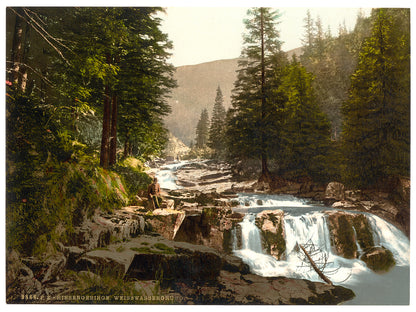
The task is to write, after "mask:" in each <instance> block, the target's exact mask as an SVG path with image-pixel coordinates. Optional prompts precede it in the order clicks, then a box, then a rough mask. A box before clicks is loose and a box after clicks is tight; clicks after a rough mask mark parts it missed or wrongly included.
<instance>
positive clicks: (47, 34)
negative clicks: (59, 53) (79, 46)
mask: <svg viewBox="0 0 416 312" xmlns="http://www.w3.org/2000/svg"><path fill="white" fill-rule="evenodd" d="M23 11H24V12H25V13H26V15H27V17H29V18H30V20H31V21H32V22H33V23H35V24H36V26H38V27H39V28H40V29H41V30H42V31H43V32H44V33H45V34H46V36H48V37H49V38H50V39H52V40H54V41H55V42H57V43H58V44H60V45H61V46H62V47H64V48H65V49H67V50H69V51H71V49H70V48H69V47H67V46H66V45H64V44H63V43H62V42H61V40H59V39H58V38H55V37H53V36H52V35H51V34H49V33H48V32H47V31H46V30H45V28H43V27H42V26H41V25H39V23H38V22H36V21H35V19H34V18H33V17H32V16H30V14H29V13H28V12H32V11H30V10H29V9H26V8H23ZM32 14H35V13H33V12H32ZM38 18H39V17H38ZM71 52H72V51H71Z"/></svg>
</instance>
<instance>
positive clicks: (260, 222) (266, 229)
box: [256, 210, 286, 260]
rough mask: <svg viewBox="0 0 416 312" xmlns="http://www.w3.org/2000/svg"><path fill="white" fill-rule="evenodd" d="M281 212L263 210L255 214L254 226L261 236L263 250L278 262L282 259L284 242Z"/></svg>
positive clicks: (282, 214) (282, 215) (284, 249)
mask: <svg viewBox="0 0 416 312" xmlns="http://www.w3.org/2000/svg"><path fill="white" fill-rule="evenodd" d="M283 218H284V212H283V211H282V210H264V211H262V212H260V213H259V214H257V216H256V225H257V227H258V228H259V229H260V230H261V232H262V236H263V248H264V249H265V250H267V252H268V253H269V254H270V255H272V256H273V257H275V258H276V259H278V260H281V259H283V258H284V255H285V251H286V242H285V236H284V225H283Z"/></svg>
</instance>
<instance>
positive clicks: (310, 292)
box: [172, 270, 355, 305]
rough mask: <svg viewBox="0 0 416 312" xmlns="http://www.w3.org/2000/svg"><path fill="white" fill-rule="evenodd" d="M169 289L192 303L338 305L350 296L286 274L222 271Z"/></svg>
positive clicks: (334, 288) (328, 286) (340, 288)
mask: <svg viewBox="0 0 416 312" xmlns="http://www.w3.org/2000/svg"><path fill="white" fill-rule="evenodd" d="M172 288H173V289H174V290H175V291H176V292H178V293H179V294H181V295H182V300H183V302H184V303H192V304H240V305H241V304H244V305H247V304H251V305H259V304H271V305H280V304H282V305H296V304H339V303H342V302H344V301H347V300H350V299H352V298H354V296H355V295H354V293H353V292H352V291H351V290H349V289H346V288H344V287H341V286H331V285H327V284H323V283H314V282H310V281H307V280H300V279H290V278H286V277H262V276H259V275H254V274H241V273H239V272H229V271H225V270H222V271H220V274H219V276H218V277H217V280H216V282H215V283H213V282H211V283H204V282H203V281H192V282H188V283H183V282H178V283H175V284H174V285H173V286H172Z"/></svg>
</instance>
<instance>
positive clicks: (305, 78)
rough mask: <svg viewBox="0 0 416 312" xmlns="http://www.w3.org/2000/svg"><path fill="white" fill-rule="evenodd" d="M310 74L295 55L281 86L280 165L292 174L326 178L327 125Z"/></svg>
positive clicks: (315, 178) (328, 131) (328, 142)
mask: <svg viewBox="0 0 416 312" xmlns="http://www.w3.org/2000/svg"><path fill="white" fill-rule="evenodd" d="M312 82H313V75H312V74H311V73H309V72H307V71H306V69H305V67H303V66H302V65H301V64H300V63H299V62H297V61H296V59H295V58H294V59H293V61H292V63H291V64H290V65H288V66H287V67H286V69H285V75H284V76H283V79H282V84H281V86H280V88H281V91H282V93H284V95H285V97H286V99H287V101H286V104H285V117H286V118H285V123H284V127H283V128H284V130H283V135H282V141H283V143H282V144H281V147H282V148H281V151H280V162H279V164H280V167H281V170H282V171H286V172H287V173H288V174H289V176H291V177H305V176H306V177H310V178H313V179H314V180H321V181H322V180H324V179H325V178H326V170H325V166H326V161H325V160H326V157H327V155H328V149H329V145H330V124H329V122H328V120H327V117H326V116H325V115H324V114H323V113H322V111H321V109H320V108H319V106H318V103H317V100H316V96H315V92H314V89H313V87H312Z"/></svg>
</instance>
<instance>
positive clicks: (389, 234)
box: [233, 195, 410, 285]
mask: <svg viewBox="0 0 416 312" xmlns="http://www.w3.org/2000/svg"><path fill="white" fill-rule="evenodd" d="M262 196H263V198H259V196H255V197H254V198H250V197H249V196H247V195H245V196H240V203H245V206H246V207H247V201H249V203H250V205H249V207H248V208H245V209H248V210H249V211H255V212H258V211H259V210H258V208H259V206H261V205H259V199H261V200H263V203H271V202H274V204H276V202H277V201H279V196H270V197H272V198H267V195H262ZM282 199H283V200H282V201H281V202H280V203H279V204H277V205H274V206H273V208H274V209H283V210H284V211H285V217H284V232H285V240H286V260H280V261H279V260H277V259H275V258H274V257H272V256H271V255H268V254H266V253H265V252H264V251H263V250H262V237H261V231H260V229H258V228H257V226H256V224H255V217H256V214H255V213H247V214H246V216H245V217H244V219H243V221H242V222H240V223H239V226H240V227H241V244H236V243H233V248H234V250H233V252H234V254H235V255H237V256H239V257H240V258H241V259H242V260H243V261H244V262H245V263H246V264H248V265H249V267H250V269H251V271H252V272H253V273H255V274H258V275H262V276H286V277H293V278H304V279H308V280H312V281H322V280H321V279H320V277H319V276H318V274H317V273H316V272H315V271H314V270H313V269H312V268H311V267H310V265H309V264H308V263H307V262H305V261H304V259H303V258H304V254H303V252H302V250H300V248H299V244H302V245H304V246H308V245H309V246H313V248H314V249H315V250H316V253H315V256H316V257H317V259H318V262H319V261H320V260H322V261H321V263H317V264H318V267H319V266H321V268H323V272H324V274H325V273H326V275H327V276H328V278H329V279H331V281H332V282H333V283H335V284H346V285H351V284H358V283H360V276H373V275H375V273H373V272H372V271H371V270H370V269H369V268H368V267H367V266H366V264H365V263H364V262H363V261H361V260H359V259H345V258H343V257H341V256H338V255H336V254H335V253H334V252H333V249H332V246H331V236H330V231H329V229H328V225H327V218H326V214H325V213H324V212H322V211H321V210H322V206H313V205H308V204H307V203H305V202H304V201H301V200H299V199H297V198H295V197H288V196H284V197H283V198H282ZM253 208H254V209H253ZM262 209H264V208H262ZM267 209H270V207H268V208H267ZM366 216H367V218H368V220H369V222H370V224H371V226H372V228H373V232H374V241H375V243H376V245H380V246H384V247H386V248H387V249H389V250H390V251H391V252H392V253H393V255H394V257H395V259H396V263H397V265H398V266H400V265H403V266H406V265H409V262H410V258H409V240H408V239H407V237H406V236H405V235H404V234H403V233H402V232H400V231H399V230H398V229H397V228H395V227H394V226H393V225H391V224H389V223H388V222H386V221H384V220H382V219H381V218H379V217H376V216H373V215H370V214H366ZM237 246H240V247H241V248H238V247H237ZM314 260H315V261H316V259H314Z"/></svg>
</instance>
